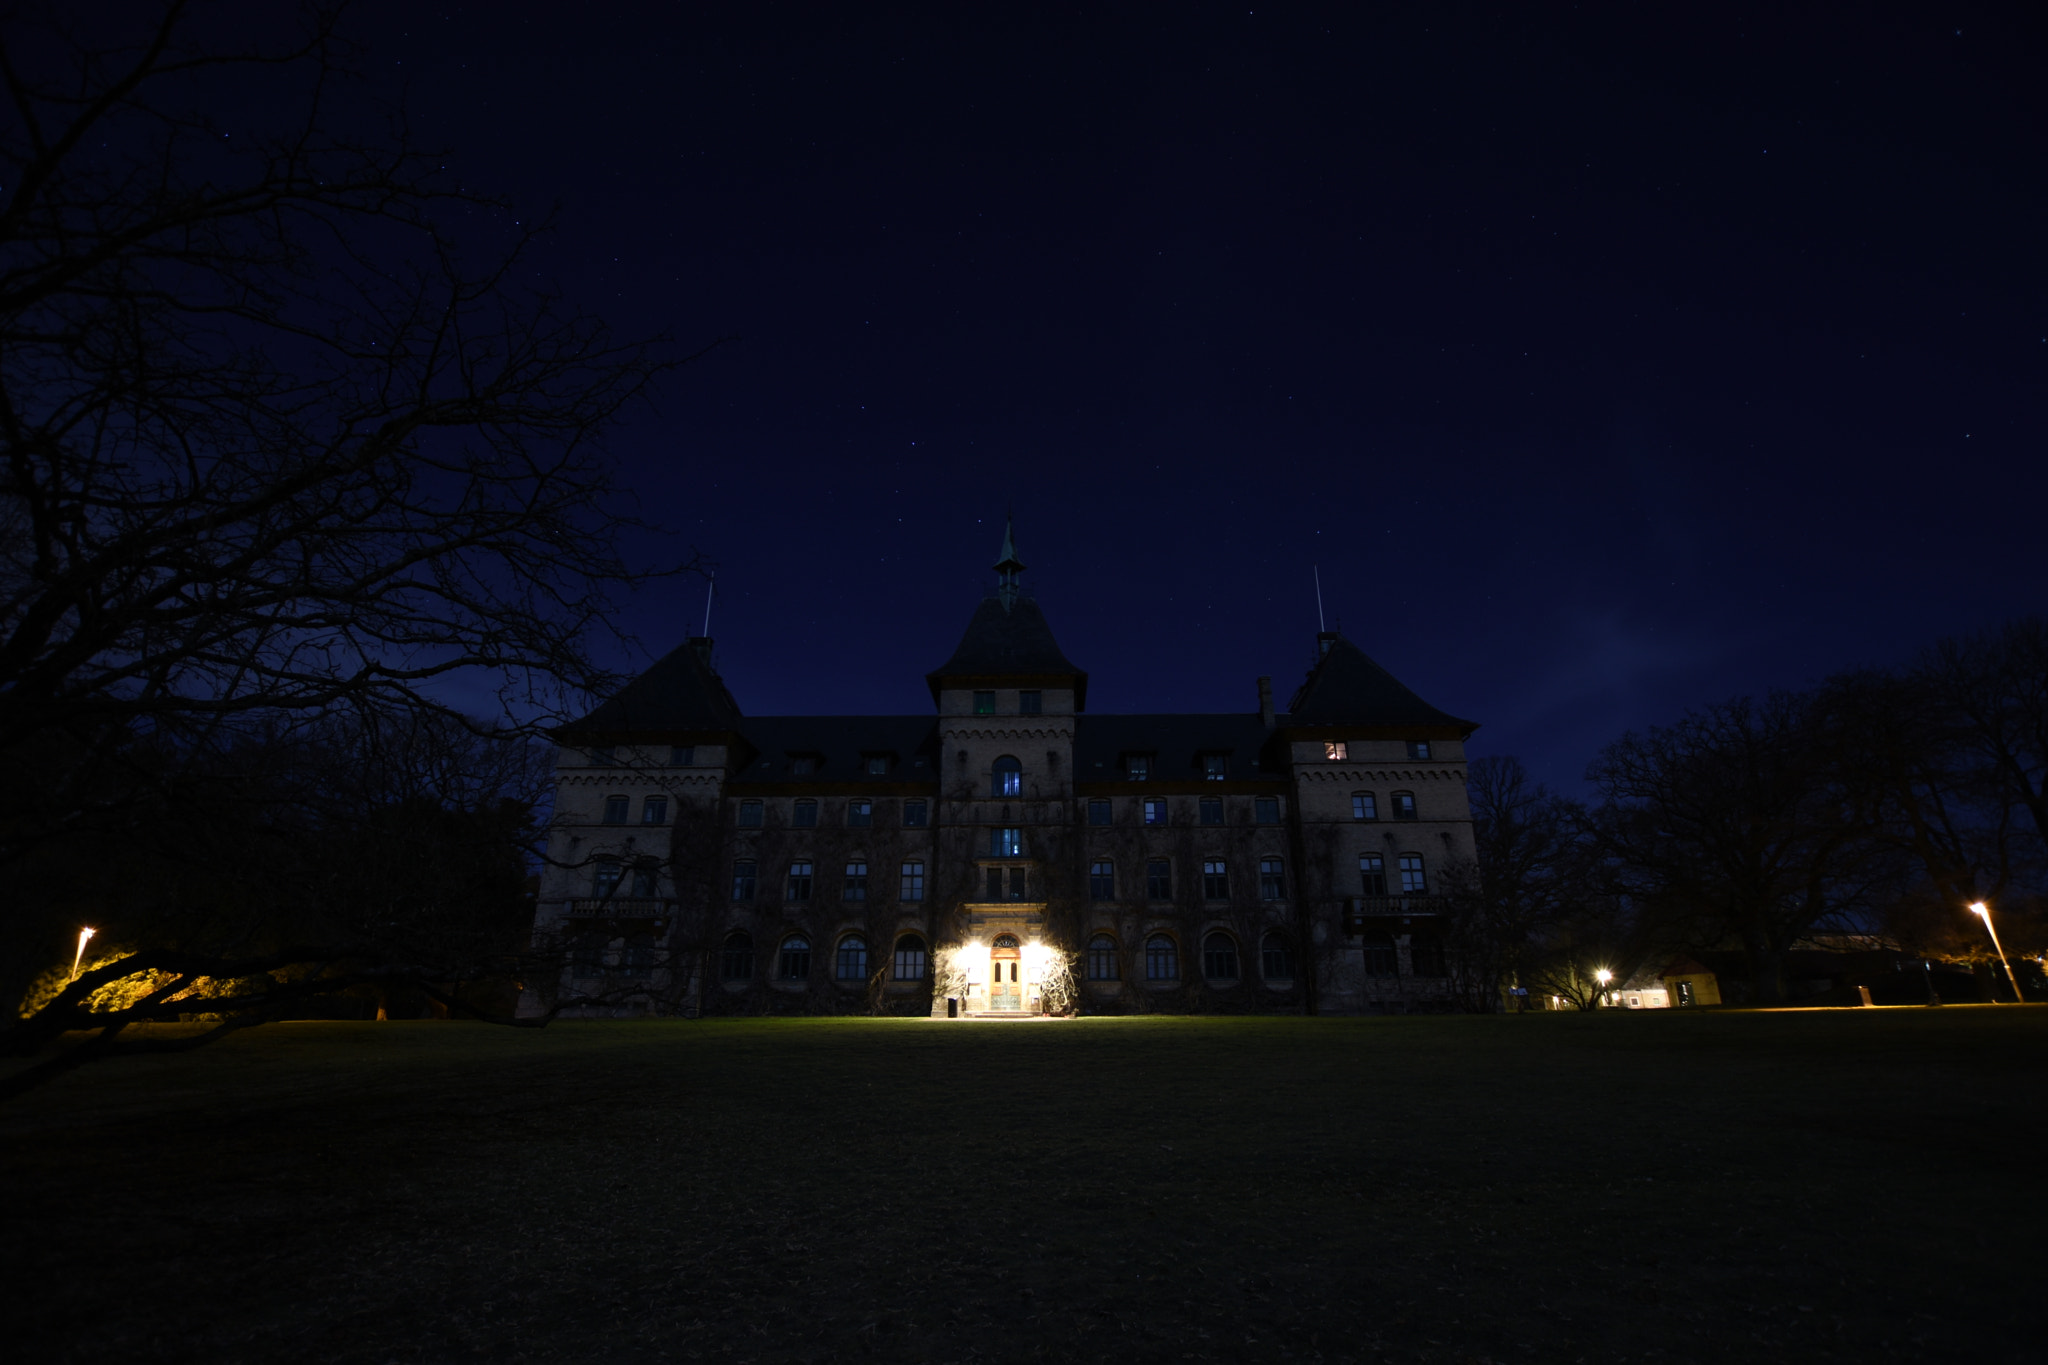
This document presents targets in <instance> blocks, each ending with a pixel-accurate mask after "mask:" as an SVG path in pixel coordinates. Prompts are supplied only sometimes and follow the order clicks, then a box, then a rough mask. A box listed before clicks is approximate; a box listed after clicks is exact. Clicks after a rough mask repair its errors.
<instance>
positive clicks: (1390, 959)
mask: <svg viewBox="0 0 2048 1365" xmlns="http://www.w3.org/2000/svg"><path fill="white" fill-rule="evenodd" d="M1358 948H1359V954H1360V957H1359V963H1360V967H1361V970H1362V971H1363V972H1364V974H1365V975H1366V976H1368V977H1371V978H1373V979H1375V980H1382V981H1383V980H1385V979H1386V978H1388V977H1392V976H1399V975H1400V974H1401V954H1400V951H1399V949H1398V948H1396V946H1395V944H1394V936H1393V935H1392V934H1379V933H1376V934H1367V935H1365V936H1364V937H1362V938H1360V939H1359V941H1358Z"/></svg>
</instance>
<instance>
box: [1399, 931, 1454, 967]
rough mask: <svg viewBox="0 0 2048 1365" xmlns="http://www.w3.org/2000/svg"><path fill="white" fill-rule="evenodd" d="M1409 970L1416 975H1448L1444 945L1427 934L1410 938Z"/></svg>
mask: <svg viewBox="0 0 2048 1365" xmlns="http://www.w3.org/2000/svg"><path fill="white" fill-rule="evenodd" d="M1408 970H1409V971H1411V972H1412V973H1414V974H1415V975H1416V976H1448V975H1450V973H1449V972H1447V971H1445V970H1444V945H1443V943H1442V941H1440V940H1438V939H1436V938H1432V937H1430V936H1429V935H1427V934H1417V935H1416V936H1415V937H1414V938H1412V939H1409V940H1408Z"/></svg>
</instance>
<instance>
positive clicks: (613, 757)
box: [590, 744, 619, 768]
mask: <svg viewBox="0 0 2048 1365" xmlns="http://www.w3.org/2000/svg"><path fill="white" fill-rule="evenodd" d="M590 761H591V763H592V764H594V765H595V766H597V767H600V768H609V767H610V766H611V765H612V764H614V763H616V762H618V761H619V758H618V751H617V750H616V749H614V748H612V746H611V745H609V744H600V745H598V746H597V747H596V748H595V749H592V750H591V751H590Z"/></svg>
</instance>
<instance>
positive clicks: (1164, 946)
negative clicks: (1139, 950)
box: [1145, 934, 1180, 981]
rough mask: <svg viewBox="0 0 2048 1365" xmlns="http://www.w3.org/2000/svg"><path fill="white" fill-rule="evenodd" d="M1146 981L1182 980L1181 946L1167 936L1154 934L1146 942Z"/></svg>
mask: <svg viewBox="0 0 2048 1365" xmlns="http://www.w3.org/2000/svg"><path fill="white" fill-rule="evenodd" d="M1145 979H1146V980H1147V981H1178V980H1180V945H1179V944H1177V943H1175V942H1174V941H1173V940H1172V939H1171V938H1170V937H1168V936H1167V935H1165V934H1154V935H1152V937H1150V938H1148V939H1146V940H1145Z"/></svg>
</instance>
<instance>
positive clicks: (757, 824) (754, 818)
mask: <svg viewBox="0 0 2048 1365" xmlns="http://www.w3.org/2000/svg"><path fill="white" fill-rule="evenodd" d="M739 823H740V828H741V829H759V828H761V803H760V802H759V801H742V802H740V822H739Z"/></svg>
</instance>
